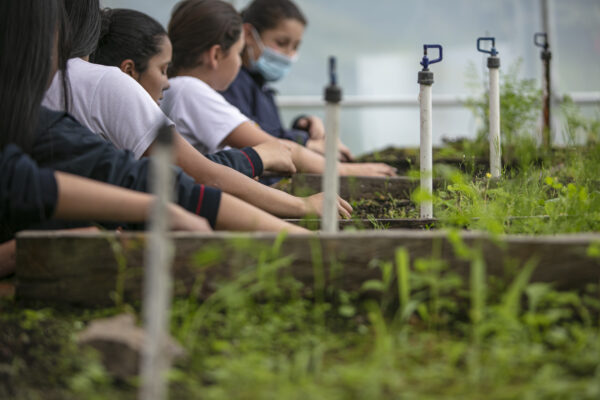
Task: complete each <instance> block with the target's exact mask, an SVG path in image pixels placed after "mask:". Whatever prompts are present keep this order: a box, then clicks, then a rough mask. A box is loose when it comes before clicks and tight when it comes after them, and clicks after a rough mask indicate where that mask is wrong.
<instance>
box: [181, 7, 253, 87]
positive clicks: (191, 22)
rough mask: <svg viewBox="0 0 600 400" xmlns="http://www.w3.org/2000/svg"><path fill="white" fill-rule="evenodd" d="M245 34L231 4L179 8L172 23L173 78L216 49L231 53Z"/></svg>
mask: <svg viewBox="0 0 600 400" xmlns="http://www.w3.org/2000/svg"><path fill="white" fill-rule="evenodd" d="M241 33H242V18H241V16H240V15H239V14H238V12H237V11H236V10H235V9H234V8H233V7H232V6H231V4H229V3H225V2H224V1H221V0H184V1H182V2H180V3H179V4H177V5H176V6H175V9H174V10H173V15H172V16H171V22H169V38H170V39H171V43H172V44H173V63H172V66H171V68H169V76H174V75H175V74H176V73H177V71H178V70H180V69H183V68H193V67H195V66H197V65H198V63H199V62H200V56H201V55H202V54H203V53H204V52H205V51H207V50H209V49H210V48H211V47H212V46H214V45H220V46H221V49H223V51H224V52H225V53H227V52H228V51H229V49H230V48H231V46H233V45H234V44H235V43H236V42H237V41H238V40H239V39H240V36H241Z"/></svg>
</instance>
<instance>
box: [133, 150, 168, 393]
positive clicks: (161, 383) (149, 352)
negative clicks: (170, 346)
mask: <svg viewBox="0 0 600 400" xmlns="http://www.w3.org/2000/svg"><path fill="white" fill-rule="evenodd" d="M171 158H172V157H171V149H170V145H165V144H157V146H156V148H155V151H154V152H153V156H152V173H153V179H152V181H151V183H152V186H153V187H152V191H153V192H154V194H155V195H156V200H155V203H154V206H153V210H152V217H151V222H150V223H151V228H150V229H151V231H150V232H149V234H148V239H147V243H146V269H145V273H144V303H143V311H144V327H145V331H146V341H145V343H144V352H143V354H142V365H141V377H142V386H141V388H140V392H139V399H140V400H141V399H143V400H162V399H166V397H167V385H166V376H165V374H166V372H167V371H168V369H169V363H170V360H169V357H168V355H167V354H166V344H167V337H168V334H169V333H168V332H169V318H170V317H169V310H170V307H171V294H172V277H171V264H172V262H173V244H172V242H171V240H170V239H169V238H168V237H167V232H168V230H169V219H168V214H167V207H168V204H169V202H170V200H171V194H172V188H173V185H172V179H173V178H172V170H171V164H172V162H171Z"/></svg>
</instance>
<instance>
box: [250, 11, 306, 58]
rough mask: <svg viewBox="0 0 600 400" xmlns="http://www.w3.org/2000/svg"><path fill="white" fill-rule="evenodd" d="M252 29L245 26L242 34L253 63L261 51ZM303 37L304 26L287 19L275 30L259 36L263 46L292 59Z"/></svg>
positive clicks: (294, 20) (269, 30)
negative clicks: (250, 50) (250, 48)
mask: <svg viewBox="0 0 600 400" xmlns="http://www.w3.org/2000/svg"><path fill="white" fill-rule="evenodd" d="M252 29H253V28H252V26H251V25H246V27H245V29H244V34H245V36H246V42H247V46H251V47H252V52H250V53H251V54H253V55H254V61H256V60H258V58H259V57H260V56H261V54H262V49H261V47H260V45H259V44H258V43H257V42H256V39H255V38H254V35H253V34H252ZM303 35H304V25H303V24H302V23H301V22H300V21H298V20H296V19H291V18H289V19H284V20H282V21H281V22H280V23H279V25H277V27H276V28H274V29H268V30H266V31H263V32H262V33H261V34H260V39H261V41H262V42H263V45H264V46H267V47H270V48H272V49H273V50H275V51H277V52H279V53H281V54H285V55H286V56H288V57H289V58H293V57H294V56H295V55H296V53H297V52H298V48H299V47H300V43H301V42H302V36H303Z"/></svg>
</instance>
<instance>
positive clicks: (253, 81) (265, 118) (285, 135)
mask: <svg viewBox="0 0 600 400" xmlns="http://www.w3.org/2000/svg"><path fill="white" fill-rule="evenodd" d="M222 95H223V96H224V97H225V99H226V100H227V101H228V102H229V103H231V104H233V105H234V106H236V107H237V108H238V109H239V110H240V111H241V112H242V114H244V115H245V116H246V117H248V118H250V119H251V120H253V121H254V122H256V123H257V124H258V125H259V126H260V127H261V129H262V130H263V131H265V132H267V133H269V134H270V135H273V136H275V137H277V138H280V139H289V140H292V141H294V142H297V143H300V144H302V145H305V144H306V141H307V140H308V132H306V131H304V130H300V129H285V128H284V127H283V125H282V124H281V118H279V109H278V108H277V105H276V104H275V96H274V95H275V90H274V89H273V88H271V87H270V86H269V85H267V84H266V82H265V80H264V79H263V77H262V76H261V75H259V74H255V73H252V72H250V71H249V70H248V69H247V68H244V67H242V68H241V69H240V72H239V73H238V76H237V77H236V78H235V80H234V81H233V83H232V84H231V86H229V89H227V90H226V91H225V92H222Z"/></svg>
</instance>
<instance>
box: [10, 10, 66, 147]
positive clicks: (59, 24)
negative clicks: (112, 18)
mask: <svg viewBox="0 0 600 400" xmlns="http://www.w3.org/2000/svg"><path fill="white" fill-rule="evenodd" d="M0 15H1V16H2V18H0V54H1V56H0V148H2V149H3V148H4V147H5V146H6V145H7V144H9V143H14V144H16V145H18V146H19V147H21V149H22V150H23V151H25V152H28V151H29V150H31V147H32V145H33V142H34V134H35V129H36V126H37V124H38V115H39V109H40V105H41V102H42V98H43V96H44V93H45V91H46V89H47V87H48V85H49V83H50V79H51V76H50V75H51V72H52V66H53V65H52V61H53V59H54V56H55V54H54V49H55V39H56V38H57V36H58V40H59V41H62V40H63V39H65V38H64V37H63V36H64V34H65V27H64V25H63V10H62V7H61V4H60V3H59V2H58V1H57V0H2V1H0ZM24 27H25V28H24ZM58 57H59V59H58V60H57V63H58V65H59V67H62V65H61V64H63V62H64V58H63V57H62V56H61V48H59V52H58Z"/></svg>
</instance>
